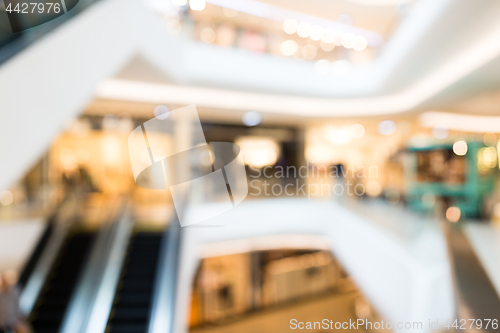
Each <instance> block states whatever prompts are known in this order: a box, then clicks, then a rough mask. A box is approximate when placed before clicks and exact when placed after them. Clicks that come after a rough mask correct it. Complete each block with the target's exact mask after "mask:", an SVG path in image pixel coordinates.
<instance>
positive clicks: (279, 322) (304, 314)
mask: <svg viewBox="0 0 500 333" xmlns="http://www.w3.org/2000/svg"><path fill="white" fill-rule="evenodd" d="M358 297H360V293H359V292H358V291H351V292H348V293H341V294H338V293H330V294H327V295H320V296H317V297H314V298H309V299H307V300H305V301H300V302H295V303H289V304H287V305H282V306H277V307H275V308H271V309H265V310H261V311H258V312H255V313H252V314H249V315H245V316H243V317H239V318H235V319H234V320H233V321H231V322H227V323H225V324H221V325H214V326H204V327H201V328H194V329H191V330H190V333H234V332H238V333H255V332H259V333H282V332H293V331H295V330H293V329H291V328H290V320H292V319H297V321H298V322H304V323H305V322H315V321H316V322H318V321H319V322H321V321H322V320H323V319H328V320H333V322H337V321H338V322H345V321H349V319H350V320H352V321H355V320H356V319H357V317H356V313H355V302H356V299H357V298H358ZM307 331H308V332H327V331H330V330H329V329H328V330H325V329H316V330H314V329H312V330H307ZM345 331H351V332H366V331H364V330H350V329H347V330H345ZM373 332H384V331H382V330H374V331H373ZM385 332H389V331H388V330H387V331H385Z"/></svg>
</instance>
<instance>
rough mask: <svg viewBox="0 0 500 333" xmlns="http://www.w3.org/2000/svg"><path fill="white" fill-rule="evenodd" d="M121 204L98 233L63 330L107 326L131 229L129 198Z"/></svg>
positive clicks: (75, 331)
mask: <svg viewBox="0 0 500 333" xmlns="http://www.w3.org/2000/svg"><path fill="white" fill-rule="evenodd" d="M118 205H119V209H118V214H116V215H115V216H113V218H110V222H109V223H107V224H105V225H104V226H103V227H102V228H101V230H100V231H99V233H98V235H97V238H96V241H95V243H94V245H93V247H92V251H91V253H90V257H89V260H88V262H87V263H86V267H85V268H84V273H83V275H82V276H81V277H80V278H79V282H78V285H77V288H76V290H75V292H74V294H73V296H72V299H71V302H70V304H69V306H68V309H67V310H66V314H65V316H64V321H63V323H62V325H61V329H60V330H59V332H60V333H85V332H92V333H96V332H104V330H105V327H106V321H107V318H108V316H109V312H110V311H111V306H112V303H113V296H114V290H115V289H116V284H117V283H118V279H119V275H120V269H121V265H122V262H123V259H124V256H125V252H126V251H125V249H126V246H127V243H128V239H129V235H130V231H131V229H132V228H131V227H132V223H131V218H130V209H129V207H128V202H127V203H125V204H123V202H119V203H118ZM115 212H116V210H115ZM111 214H113V212H112V213H111ZM116 216H119V218H118V219H117V218H116Z"/></svg>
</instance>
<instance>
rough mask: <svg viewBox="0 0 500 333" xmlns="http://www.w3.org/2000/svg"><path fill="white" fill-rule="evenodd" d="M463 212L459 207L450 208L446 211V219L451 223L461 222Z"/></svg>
mask: <svg viewBox="0 0 500 333" xmlns="http://www.w3.org/2000/svg"><path fill="white" fill-rule="evenodd" d="M461 214H462V213H461V211H460V208H458V207H449V208H448V209H447V210H446V218H447V219H448V221H450V222H454V223H455V222H458V220H460V215H461Z"/></svg>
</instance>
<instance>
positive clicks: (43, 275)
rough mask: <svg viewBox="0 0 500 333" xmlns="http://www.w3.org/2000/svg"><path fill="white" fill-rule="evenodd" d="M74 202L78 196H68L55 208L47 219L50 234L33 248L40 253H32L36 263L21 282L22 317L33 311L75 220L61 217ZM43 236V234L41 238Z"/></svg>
mask: <svg viewBox="0 0 500 333" xmlns="http://www.w3.org/2000/svg"><path fill="white" fill-rule="evenodd" d="M75 201H78V195H72V196H69V197H67V198H66V199H65V200H64V201H63V202H62V203H61V204H60V205H59V206H58V207H57V208H56V210H55V212H54V214H53V215H52V216H51V217H50V218H49V222H48V223H49V224H52V226H50V225H49V226H48V228H49V229H48V230H47V231H50V232H49V234H48V235H47V238H46V240H43V239H42V240H41V241H40V243H39V244H38V245H37V247H36V248H35V251H42V252H41V253H40V254H39V255H37V254H36V253H35V252H34V253H33V258H34V257H35V256H36V257H38V258H37V259H36V263H32V264H33V269H31V272H30V274H29V276H27V277H23V279H25V281H21V283H23V286H22V287H23V289H22V291H21V294H20V297H19V309H20V311H21V313H22V314H23V315H26V316H27V315H29V314H30V313H31V311H32V310H33V307H34V306H35V303H36V301H37V299H38V296H39V295H40V292H41V290H42V288H43V285H44V283H45V281H46V279H47V278H48V275H49V273H50V270H51V268H52V265H53V263H54V260H55V259H56V258H57V254H58V252H59V250H60V249H61V246H62V245H63V243H64V240H65V238H66V235H67V233H68V231H69V228H70V226H71V225H72V223H73V222H74V221H75V220H76V215H70V216H63V215H64V214H61V211H62V209H63V208H64V207H65V206H66V205H71V204H74V202H75ZM50 229H52V230H50ZM45 236H46V235H45V234H44V235H43V236H42V237H45ZM42 242H43V243H45V245H44V246H42V245H43V244H42ZM30 260H31V259H30ZM33 260H35V259H33ZM23 274H24V275H27V274H28V272H23Z"/></svg>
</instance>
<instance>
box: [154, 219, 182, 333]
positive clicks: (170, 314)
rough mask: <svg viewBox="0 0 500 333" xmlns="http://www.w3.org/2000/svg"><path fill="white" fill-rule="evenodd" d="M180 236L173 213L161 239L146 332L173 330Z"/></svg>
mask: <svg viewBox="0 0 500 333" xmlns="http://www.w3.org/2000/svg"><path fill="white" fill-rule="evenodd" d="M181 237H182V228H181V226H180V223H179V218H178V216H177V215H175V218H174V219H173V220H172V222H171V223H170V225H169V226H168V227H167V228H166V230H165V234H164V237H163V239H162V244H161V250H160V251H161V254H160V257H159V259H158V269H157V273H156V279H155V286H154V290H155V293H154V298H153V303H152V306H151V312H150V317H149V325H148V333H171V332H173V331H174V318H175V317H174V315H175V302H176V297H177V292H176V291H177V278H178V276H177V275H178V271H179V270H178V267H179V255H180V245H181Z"/></svg>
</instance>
